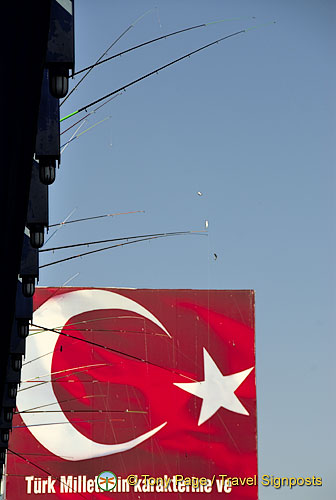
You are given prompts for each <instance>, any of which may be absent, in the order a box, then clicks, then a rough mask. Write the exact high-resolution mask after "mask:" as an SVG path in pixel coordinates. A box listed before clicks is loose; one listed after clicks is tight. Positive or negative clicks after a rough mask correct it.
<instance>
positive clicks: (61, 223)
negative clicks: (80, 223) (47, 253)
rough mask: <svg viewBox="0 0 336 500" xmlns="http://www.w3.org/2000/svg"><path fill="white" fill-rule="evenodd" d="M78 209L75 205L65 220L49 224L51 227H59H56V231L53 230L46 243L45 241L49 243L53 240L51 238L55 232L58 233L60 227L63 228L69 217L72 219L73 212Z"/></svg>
mask: <svg viewBox="0 0 336 500" xmlns="http://www.w3.org/2000/svg"><path fill="white" fill-rule="evenodd" d="M76 210H77V207H75V208H74V209H73V210H72V211H71V212H70V213H69V215H67V217H66V218H65V219H64V221H63V222H60V223H58V224H53V225H52V226H49V228H50V227H54V226H58V228H57V229H55V231H54V232H53V233H52V234H51V235H50V236H49V238H48V239H47V241H45V243H44V244H45V245H46V244H47V243H48V241H50V240H51V238H52V237H53V236H55V234H56V233H57V231H58V230H59V229H60V228H61V227H62V226H63V225H64V224H66V223H67V221H68V219H70V217H71V216H72V214H73V213H74V212H76Z"/></svg>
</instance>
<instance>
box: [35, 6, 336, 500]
mask: <svg viewBox="0 0 336 500" xmlns="http://www.w3.org/2000/svg"><path fill="white" fill-rule="evenodd" d="M155 6H157V7H158V8H157V9H155V10H154V11H153V12H151V13H149V14H148V15H146V16H145V17H144V18H143V19H142V20H141V21H139V22H138V23H137V24H136V25H135V26H134V28H132V29H131V30H130V31H129V32H128V33H127V35H125V36H124V37H123V38H122V40H120V41H119V42H118V44H116V46H115V47H114V48H113V49H112V50H111V52H110V54H111V55H112V54H113V53H115V52H119V51H121V50H123V49H126V48H128V47H130V46H132V45H136V44H138V43H141V42H143V41H146V40H148V39H150V38H154V37H158V36H160V35H162V34H165V33H169V32H171V31H175V30H178V29H181V28H184V27H188V26H192V25H195V24H201V23H206V22H209V21H215V20H221V19H232V18H240V20H230V21H227V22H223V23H219V24H214V25H210V26H208V27H206V28H201V29H199V30H194V31H192V32H189V33H185V34H182V35H178V36H176V37H174V38H170V39H167V40H163V41H160V42H158V43H157V44H155V45H152V46H149V47H145V48H143V49H139V50H138V51H134V52H133V53H131V54H128V55H124V56H122V57H121V58H118V59H116V60H114V61H112V62H110V63H108V64H105V65H103V66H101V67H100V68H96V69H95V70H94V71H93V72H92V73H91V74H90V76H89V77H88V78H87V79H86V80H85V82H83V84H82V85H81V86H80V87H79V89H78V91H76V92H75V93H74V94H73V95H72V96H71V97H70V98H69V99H68V101H67V102H66V104H64V106H63V107H62V108H61V110H62V116H64V115H66V114H68V113H70V112H71V111H73V110H76V109H78V108H79V107H82V106H83V105H85V104H87V103H88V102H90V101H91V100H95V99H97V98H99V97H101V96H102V95H104V94H106V93H108V92H111V91H113V90H114V89H116V88H118V87H120V86H122V85H123V84H126V83H128V82H130V81H131V80H133V79H135V78H137V77H138V76H141V75H142V74H145V73H147V72H149V71H151V70H153V69H155V68H156V67H158V66H161V65H163V64H165V63H167V62H169V61H170V60H173V59H175V58H177V57H180V56H181V55H183V54H185V53H187V52H189V51H191V50H194V49H196V48H198V47H200V46H201V45H204V44H206V43H209V42H211V41H213V40H215V39H216V38H219V37H221V36H225V35H226V34H229V33H232V32H235V31H239V30H240V29H243V28H246V27H252V26H258V25H263V24H264V23H268V22H270V21H273V20H276V21H277V23H276V24H269V25H267V26H263V27H260V28H258V29H256V30H251V31H250V32H247V33H245V34H242V35H239V36H237V37H234V38H231V39H229V40H227V41H224V42H222V43H220V44H218V45H215V46H213V47H211V48H209V49H207V50H206V51H203V52H201V53H199V54H196V55H194V56H192V57H191V58H190V59H187V60H184V61H182V62H180V63H178V64H176V65H174V66H173V67H171V68H168V69H166V70H164V71H162V72H161V73H159V75H155V76H153V77H151V78H149V79H147V80H145V81H143V82H141V83H139V84H137V85H136V86H134V87H131V88H130V89H128V90H127V92H126V93H124V94H123V95H121V96H120V97H117V98H116V99H115V100H114V101H112V102H111V103H109V104H107V105H106V106H105V107H103V108H102V109H101V110H100V111H99V112H97V114H96V115H94V116H93V117H92V116H91V117H90V118H89V119H88V122H87V124H86V125H85V126H83V127H82V129H81V130H80V131H83V130H85V128H87V127H89V126H91V125H93V124H94V123H96V122H97V121H99V120H102V119H104V118H105V117H107V116H109V115H112V118H111V119H109V120H107V121H105V122H104V123H103V124H101V125H98V126H97V127H96V128H94V129H93V130H91V131H90V132H88V133H86V134H84V135H83V136H82V137H80V138H79V139H77V140H75V141H73V142H72V143H71V144H70V145H69V147H68V148H67V149H66V150H65V151H64V154H63V156H62V162H61V167H60V170H59V171H58V172H57V179H56V182H55V184H54V185H53V186H51V188H50V223H54V222H58V221H61V220H64V219H65V218H66V216H67V215H68V214H69V213H70V212H71V211H72V210H73V209H74V208H75V207H76V212H75V213H74V214H73V218H80V217H86V216H93V215H100V214H104V213H114V212H126V211H131V210H145V213H144V214H135V215H122V216H119V217H113V218H106V219H101V220H98V221H92V222H86V223H78V224H70V225H68V226H64V227H63V228H62V229H60V230H59V231H58V232H57V233H56V234H55V236H53V238H52V240H51V241H50V243H49V244H48V245H46V247H47V246H49V245H50V246H56V245H63V244H68V243H75V242H82V241H89V240H95V239H107V238H113V237H118V236H126V235H134V234H146V233H154V232H164V231H183V230H189V229H193V230H199V229H200V230H201V229H204V221H205V220H208V221H209V235H208V236H207V237H205V236H184V237H177V238H168V239H161V240H156V241H151V242H148V243H147V242H146V243H139V244H137V245H130V246H128V247H123V248H120V249H115V250H110V251H107V252H103V253H99V254H96V255H93V256H88V257H84V258H83V259H76V260H73V261H70V262H67V263H65V264H62V265H56V266H52V267H50V268H45V269H42V270H41V276H40V282H39V285H43V286H61V285H62V284H63V283H64V282H65V281H66V280H67V279H69V278H70V277H71V276H73V275H74V274H75V273H80V274H79V276H77V277H76V278H75V279H74V280H73V281H72V282H71V283H69V285H73V286H113V287H119V286H120V287H139V288H140V287H141V288H201V289H206V288H215V289H245V288H246V289H251V288H252V289H254V290H256V344H257V345H256V348H257V367H256V370H257V393H258V432H259V437H258V443H259V470H260V474H274V475H276V476H300V475H301V476H304V477H306V476H312V475H318V476H322V478H323V482H324V486H323V487H322V488H308V487H301V488H298V487H297V488H295V489H294V490H292V491H290V490H289V489H288V488H283V489H281V490H274V489H273V488H264V487H260V499H261V500H266V499H267V500H270V499H273V498H278V499H282V498H290V499H292V500H309V499H314V500H315V499H316V498H319V499H321V500H332V499H334V494H335V491H336V480H335V469H334V463H335V458H334V448H335V445H336V443H335V424H334V420H335V411H336V404H335V375H334V369H332V367H333V366H334V356H335V347H336V346H335V340H334V338H335V335H334V326H333V325H334V317H333V310H332V309H333V306H335V259H334V253H335V203H334V191H335V179H334V173H333V172H334V165H335V142H336V141H335V88H336V78H335V41H336V31H335V11H336V5H335V2H333V1H332V0H330V1H328V0H254V1H251V0H249V1H248V0H245V1H244V0H234V1H233V0H227V1H225V2H223V1H219V0H181V1H177V0H169V1H168V0H166V1H164V0H157V1H153V2H152V1H150V0H142V1H141V2H140V1H134V0H113V1H112V0H110V1H108V0H99V1H96V2H92V1H89V0H80V1H77V2H76V69H77V70H78V69H80V68H82V67H83V66H86V65H88V64H90V63H92V62H94V61H95V60H96V59H97V58H98V57H99V56H100V55H101V53H102V52H103V51H104V50H105V49H106V48H107V47H108V46H109V45H110V43H111V42H112V41H113V40H114V39H115V38H116V37H117V36H118V35H120V34H121V33H122V32H123V31H124V29H126V28H127V27H128V26H129V25H130V24H131V23H132V22H133V21H135V20H136V19H137V18H138V17H139V16H140V15H141V14H143V13H144V12H146V11H147V10H148V9H152V8H153V7H155ZM252 16H255V17H256V19H255V20H254V19H251V18H252ZM76 81H78V79H77V80H74V82H76ZM74 121H75V119H73V120H72V121H71V120H68V121H67V122H66V124H67V126H68V124H69V125H71V123H72V122H74ZM63 128H65V125H64V127H63ZM73 130H74V129H73ZM65 137H69V134H64V135H63V136H62V138H65ZM198 191H201V192H202V193H203V196H198V195H197V192H198ZM49 234H51V233H49ZM87 250H90V248H89V249H87ZM84 251H85V249H84ZM74 253H76V251H74V252H69V251H68V252H62V253H58V252H57V253H55V254H51V255H48V256H47V255H46V254H42V255H41V259H40V263H41V264H44V263H47V262H50V261H52V260H56V259H57V258H62V257H64V256H67V255H71V254H74ZM214 253H216V254H217V255H218V258H217V260H214V258H213V254H214Z"/></svg>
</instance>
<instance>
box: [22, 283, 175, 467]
mask: <svg viewBox="0 0 336 500" xmlns="http://www.w3.org/2000/svg"><path fill="white" fill-rule="evenodd" d="M96 309H121V310H127V311H132V312H135V313H138V314H140V315H141V316H143V317H145V318H147V319H149V320H151V321H152V322H153V323H155V324H156V325H158V326H159V327H160V328H162V330H163V331H164V332H165V333H166V334H167V335H168V336H169V337H171V336H170V335H169V333H168V332H167V330H166V329H165V327H164V326H163V325H162V324H161V323H160V321H159V320H158V319H157V318H156V317H155V316H154V315H153V314H152V313H150V312H149V311H148V310H147V309H145V308H144V307H143V306H141V305H140V304H138V303H137V302H134V300H131V299H129V298H127V297H124V296H122V295H119V294H117V293H115V292H110V291H106V290H97V289H89V290H76V291H73V292H68V293H65V294H62V295H57V296H55V297H52V298H51V299H49V300H47V301H46V302H45V303H44V304H43V305H42V306H41V307H39V308H38V309H37V310H36V311H35V312H34V323H35V324H37V325H41V326H43V327H44V328H55V327H56V328H61V327H62V326H63V325H65V324H66V323H67V321H69V319H70V318H72V317H73V316H76V315H77V314H81V313H84V312H87V311H92V310H96ZM58 337H59V335H58V334H57V333H45V334H41V335H32V336H29V337H28V338H27V344H26V351H27V355H26V360H25V364H24V366H23V367H22V371H21V380H23V381H26V380H27V381H31V380H33V379H35V380H38V379H37V377H40V378H43V380H48V381H50V382H51V365H52V357H53V352H54V349H55V345H56V342H57V340H58ZM48 353H52V354H50V355H49V356H48V355H47V354H48ZM36 386H37V387H36ZM27 387H29V389H27V390H23V391H22V390H21V391H19V392H18V396H17V408H18V410H19V412H22V411H24V410H28V409H29V408H32V407H34V408H36V407H41V406H43V405H49V404H52V405H53V406H52V409H53V410H58V411H59V412H60V413H59V414H58V417H57V420H58V422H57V424H55V423H53V420H55V416H53V413H38V414H36V413H21V418H22V420H23V421H24V423H25V424H26V425H27V427H28V429H29V431H30V432H31V433H32V434H33V436H34V437H35V438H36V439H37V440H38V441H39V442H40V443H41V444H42V445H43V446H44V447H45V448H47V449H48V450H49V451H50V452H51V453H53V454H54V455H57V456H59V457H61V458H64V459H65V460H73V461H77V460H88V459H90V458H97V457H103V456H106V455H112V454H115V453H121V452H123V451H127V450H130V449H132V448H134V447H135V446H137V445H138V444H140V443H142V442H143V441H145V440H146V439H149V438H150V437H151V436H153V435H154V434H156V433H157V432H159V430H160V429H162V428H163V427H164V426H165V425H166V424H167V422H164V423H163V424H161V425H159V426H158V427H155V428H154V429H152V430H150V431H149V432H146V433H145V434H142V435H140V436H138V437H136V438H134V439H131V440H130V441H126V442H124V443H119V444H112V445H106V444H101V443H97V442H95V441H92V440H91V439H89V438H87V437H86V436H84V435H83V434H81V433H80V432H79V431H78V430H77V429H76V428H75V427H74V426H73V425H72V424H71V422H69V420H68V419H67V417H66V416H65V414H64V413H63V411H62V409H61V407H60V405H59V403H58V400H57V398H56V396H55V393H54V390H53V386H52V383H47V384H42V385H38V384H37V383H36V382H35V383H34V382H28V383H27V384H25V386H24V389H26V388H27ZM60 423H63V424H68V425H64V426H63V425H58V424H60ZM34 424H35V426H34ZM36 424H40V425H37V426H36ZM41 424H44V425H41ZM45 424H47V425H45ZM31 426H34V427H31Z"/></svg>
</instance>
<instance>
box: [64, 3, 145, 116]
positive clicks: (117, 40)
mask: <svg viewBox="0 0 336 500" xmlns="http://www.w3.org/2000/svg"><path fill="white" fill-rule="evenodd" d="M153 10H154V9H150V10H147V12H145V13H144V14H142V15H141V16H140V17H138V19H136V20H135V21H134V22H133V23H132V24H130V25H129V26H128V28H126V29H125V30H124V31H123V32H122V33H121V35H119V36H118V37H117V38H116V39H115V40H114V41H113V42H112V43H111V45H110V46H109V47H108V48H107V49H106V50H105V52H104V53H103V54H102V55H101V56H100V57H99V58H98V59H97V61H96V62H95V64H98V63H99V61H100V60H101V59H102V58H103V57H104V56H105V55H106V54H107V53H108V51H109V50H110V49H112V47H113V46H114V45H115V44H116V43H117V42H119V40H120V39H121V38H122V37H123V36H124V35H126V33H127V32H128V31H129V30H130V29H132V28H133V27H134V26H135V25H136V24H137V23H138V22H139V21H140V20H141V19H142V18H143V17H145V16H146V15H147V14H149V13H150V12H152V11H153ZM94 66H95V65H93V66H92V67H91V68H90V69H89V70H88V72H87V73H85V75H84V76H83V78H81V79H80V80H79V82H78V83H77V84H76V85H75V86H74V88H73V89H72V90H71V92H69V93H68V95H67V96H66V97H65V99H63V101H62V102H61V103H60V107H61V106H62V105H63V104H64V103H65V101H66V100H67V99H68V98H69V97H70V96H71V94H72V93H73V92H75V90H76V89H77V88H78V86H79V85H80V84H81V83H82V81H83V80H84V79H85V78H86V77H87V76H88V74H89V73H90V72H91V71H92V69H93V68H94ZM72 76H74V75H72Z"/></svg>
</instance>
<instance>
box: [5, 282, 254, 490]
mask: <svg viewBox="0 0 336 500" xmlns="http://www.w3.org/2000/svg"><path fill="white" fill-rule="evenodd" d="M254 339H255V335H254V293H253V291H250V290H235V291H232V290H231V291H230V290H225V291H224V290H140V289H139V290H135V289H116V288H104V289H103V288H99V289H98V288H72V287H71V288H63V289H57V288H38V289H37V290H36V292H35V295H34V316H33V325H32V327H31V331H30V335H29V337H28V338H27V343H26V357H25V360H24V363H23V368H22V373H21V380H22V383H21V386H20V388H19V392H18V397H17V414H16V415H15V417H14V419H13V432H12V434H11V438H10V442H9V449H10V451H9V453H8V457H7V470H6V472H7V481H6V497H7V499H8V500H17V499H19V498H20V499H25V498H31V497H32V496H41V495H43V496H44V497H46V498H53V499H57V498H71V499H72V498H74V499H80V498H86V499H89V498H91V499H92V498H98V497H99V498H104V497H106V498H110V499H115V498H125V500H127V499H143V498H150V499H153V500H155V499H156V498H161V497H162V495H166V496H168V497H172V498H181V495H183V496H184V495H186V496H187V498H189V497H190V498H196V497H198V496H199V495H200V494H206V493H207V494H209V495H210V497H211V498H220V497H221V496H222V495H223V494H225V495H228V498H230V499H232V500H244V499H249V500H251V499H256V498H257V421H256V384H255V369H254V368H255V340H254Z"/></svg>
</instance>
